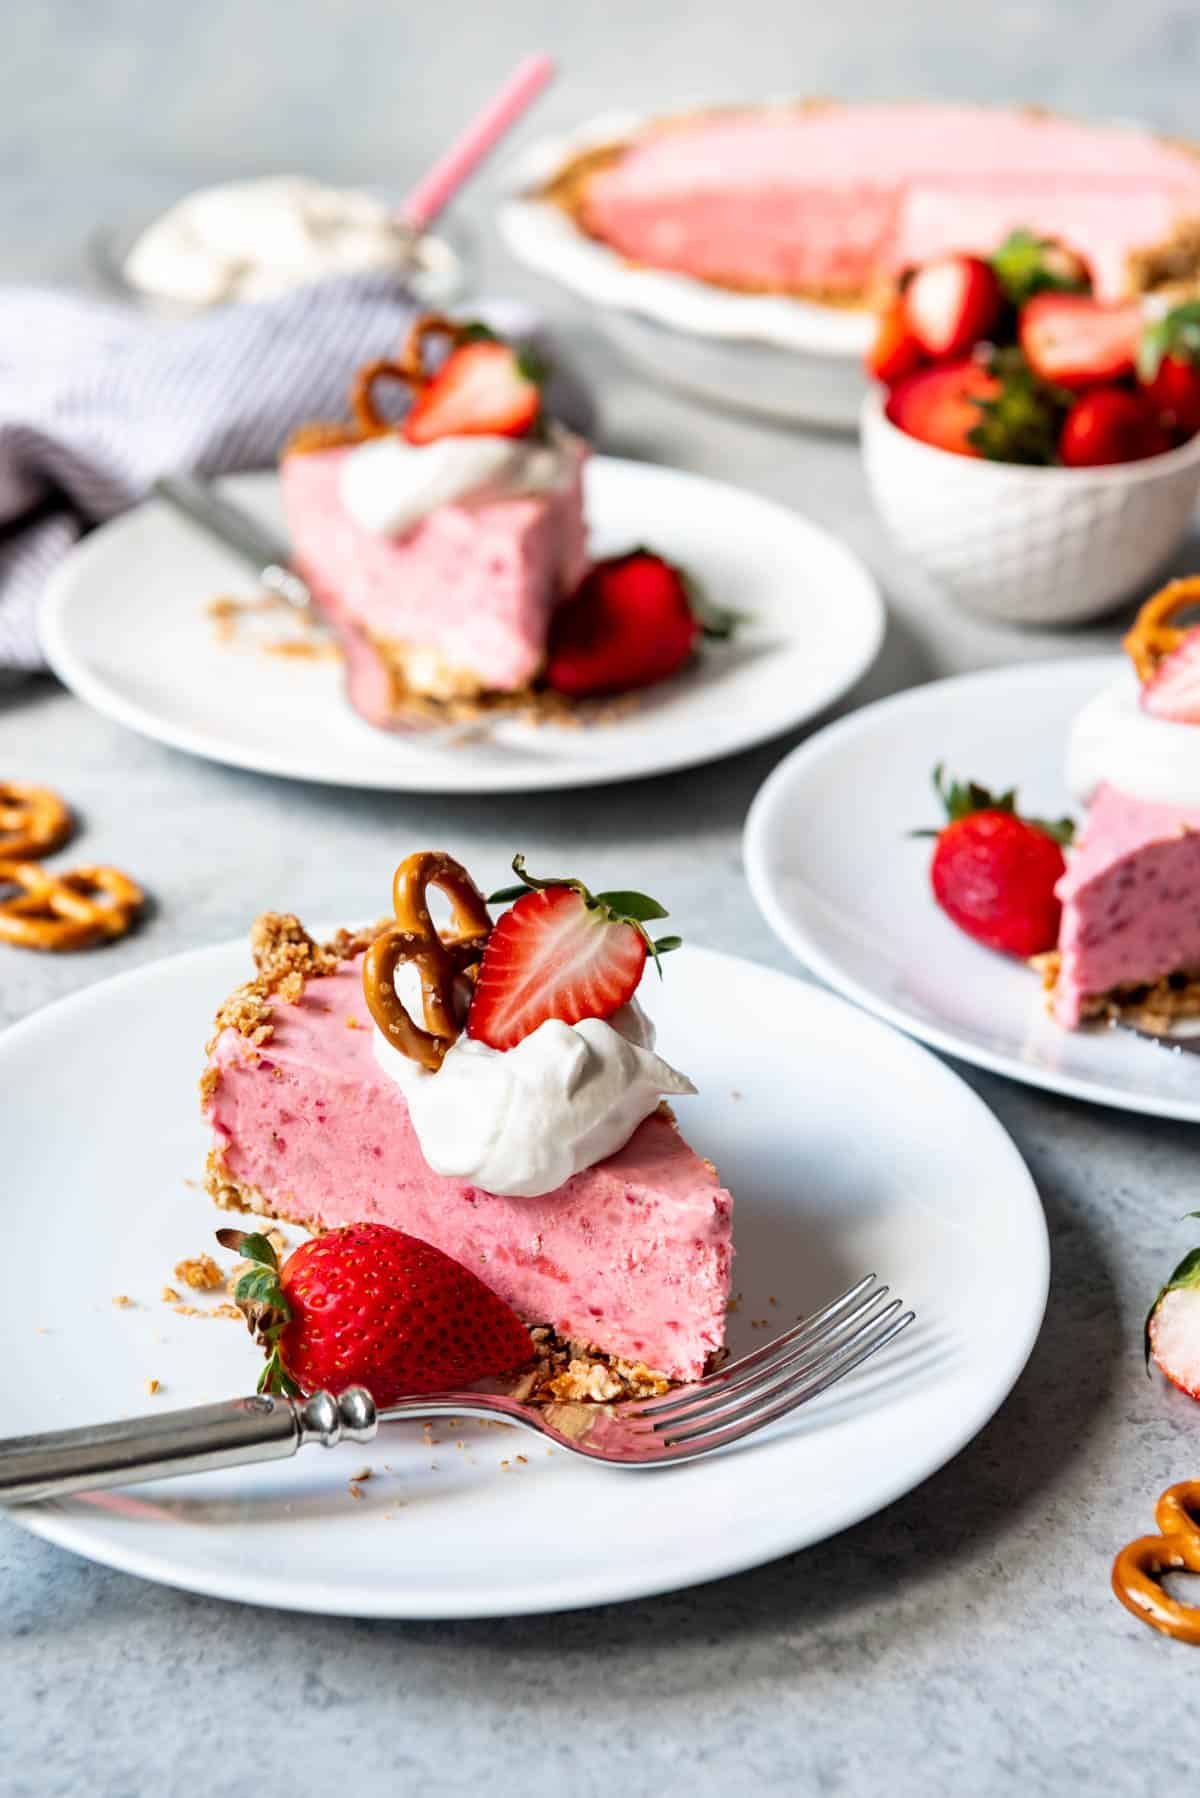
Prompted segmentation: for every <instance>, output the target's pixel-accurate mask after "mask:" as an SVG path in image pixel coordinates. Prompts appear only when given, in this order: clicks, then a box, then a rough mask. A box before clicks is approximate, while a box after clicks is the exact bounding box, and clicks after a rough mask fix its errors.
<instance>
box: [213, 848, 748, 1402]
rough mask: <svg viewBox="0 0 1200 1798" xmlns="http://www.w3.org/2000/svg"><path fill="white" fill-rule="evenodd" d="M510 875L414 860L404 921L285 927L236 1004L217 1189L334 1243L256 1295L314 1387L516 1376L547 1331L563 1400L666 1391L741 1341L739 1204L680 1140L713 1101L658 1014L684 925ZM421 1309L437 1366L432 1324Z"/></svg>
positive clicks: (216, 1133)
mask: <svg viewBox="0 0 1200 1798" xmlns="http://www.w3.org/2000/svg"><path fill="white" fill-rule="evenodd" d="M513 867H514V872H515V873H516V875H517V877H518V884H517V885H515V886H512V887H508V888H505V889H502V890H501V891H500V892H498V893H494V894H493V895H492V897H491V899H490V900H485V898H484V896H483V894H482V893H481V892H480V891H479V889H478V888H477V887H476V886H475V884H474V882H473V881H472V880H471V878H470V876H469V875H468V874H467V872H466V870H465V869H464V868H463V867H462V866H461V865H460V864H459V863H457V862H455V861H454V860H452V859H451V858H450V857H449V856H447V855H444V854H441V853H438V852H434V851H426V852H423V853H420V854H417V855H414V856H410V857H409V858H408V859H407V860H406V861H405V862H404V863H402V864H401V866H400V867H399V869H398V870H397V872H396V877H395V882H394V887H393V902H394V911H395V919H394V922H392V923H389V924H387V925H384V926H380V927H377V928H376V929H375V930H372V931H366V932H362V933H351V932H344V933H343V934H342V935H340V936H339V937H337V938H336V939H334V941H332V942H331V943H328V944H325V945H318V944H317V943H315V942H314V941H313V940H312V938H311V937H310V936H308V934H307V933H306V932H305V931H304V930H303V928H302V927H301V925H300V924H299V922H298V921H297V919H295V918H294V917H290V916H285V915H280V914H275V913H268V914H267V915H266V916H264V917H262V918H260V919H259V920H258V923H257V924H256V925H255V927H254V931H253V934H252V946H253V950H254V957H255V961H256V964H257V969H258V972H257V975H256V977H255V978H254V979H253V980H251V981H250V982H249V983H248V984H247V985H246V986H244V987H242V988H240V989H239V990H238V991H237V992H235V993H234V994H233V995H232V996H231V997H230V998H229V999H228V1000H227V1001H226V1002H225V1004H224V1005H223V1006H222V1007H221V1009H220V1011H219V1012H218V1015H217V1024H216V1030H215V1033H214V1035H213V1037H212V1040H211V1042H210V1044H209V1052H208V1065H207V1068H206V1070H205V1074H204V1078H203V1080H202V1083H201V1086H202V1095H203V1105H204V1112H205V1115H206V1117H207V1118H208V1121H209V1123H210V1125H211V1126H212V1130H213V1147H212V1151H211V1154H210V1157H209V1170H208V1189H209V1191H210V1193H211V1195H212V1196H213V1198H214V1199H215V1200H216V1202H217V1203H218V1204H220V1205H223V1206H226V1207H231V1208H235V1209H241V1210H249V1211H253V1212H255V1213H257V1214H259V1215H261V1216H267V1217H277V1218H284V1219H288V1220H290V1221H292V1222H294V1223H299V1224H303V1225H304V1226H306V1227H307V1228H309V1229H311V1230H314V1231H316V1232H319V1233H328V1234H327V1235H325V1234H322V1235H320V1236H319V1237H318V1240H317V1242H316V1244H315V1245H314V1244H310V1245H305V1247H304V1248H303V1249H301V1250H299V1251H297V1254H296V1255H294V1256H293V1257H292V1259H291V1261H289V1262H288V1264H287V1265H286V1266H285V1267H284V1268H283V1269H282V1270H278V1273H277V1274H276V1270H274V1269H273V1268H272V1267H270V1266H266V1265H264V1266H263V1268H262V1269H261V1270H260V1271H259V1272H258V1273H257V1274H253V1276H247V1277H248V1278H249V1279H250V1285H249V1286H248V1287H247V1290H246V1291H245V1293H243V1294H241V1295H240V1297H241V1298H244V1299H245V1300H246V1302H247V1304H248V1305H249V1306H250V1307H251V1309H252V1310H254V1316H253V1319H252V1321H254V1322H255V1324H256V1327H259V1328H260V1330H262V1329H265V1330H266V1331H267V1332H268V1337H269V1343H270V1346H271V1349H272V1354H275V1353H276V1351H278V1354H279V1355H280V1356H281V1357H282V1362H281V1366H282V1368H283V1371H284V1372H286V1373H287V1374H288V1376H289V1377H290V1378H292V1379H294V1380H295V1381H296V1382H297V1384H299V1385H301V1386H302V1387H304V1389H306V1390H307V1389H310V1388H311V1386H312V1385H314V1384H318V1385H319V1384H330V1383H333V1384H336V1383H337V1379H341V1380H342V1384H349V1383H354V1381H355V1380H362V1381H363V1383H365V1384H367V1385H368V1386H370V1387H371V1390H372V1391H373V1392H374V1393H375V1396H376V1398H377V1399H378V1398H379V1396H380V1395H379V1392H378V1391H376V1386H377V1385H379V1386H382V1387H384V1388H385V1389H386V1390H388V1391H389V1392H391V1391H394V1390H396V1389H397V1387H396V1382H397V1381H398V1382H399V1383H400V1386H404V1385H405V1383H406V1382H407V1389H408V1390H412V1391H417V1390H431V1389H434V1388H436V1387H439V1386H440V1387H443V1388H444V1387H445V1386H447V1385H450V1386H453V1385H455V1384H461V1383H464V1382H465V1381H466V1380H467V1379H468V1377H471V1378H480V1377H484V1376H485V1375H490V1374H496V1373H500V1372H502V1371H504V1369H503V1368H502V1367H501V1366H499V1365H498V1364H497V1363H498V1362H503V1361H506V1360H507V1361H508V1362H509V1363H510V1365H515V1363H516V1362H519V1361H521V1360H522V1359H528V1358H529V1357H530V1355H531V1354H532V1353H533V1350H532V1349H530V1347H529V1343H528V1339H527V1337H526V1335H525V1334H524V1332H525V1330H526V1327H528V1328H529V1329H531V1330H532V1332H533V1340H534V1344H535V1347H536V1349H537V1351H538V1353H539V1354H540V1355H541V1357H542V1359H543V1361H544V1360H545V1358H546V1356H547V1355H550V1356H551V1357H557V1363H556V1364H557V1366H558V1368H559V1371H558V1373H557V1374H556V1378H555V1381H554V1382H551V1389H552V1390H551V1395H552V1396H555V1397H564V1396H580V1395H581V1394H583V1393H586V1394H587V1395H589V1396H593V1397H605V1398H607V1397H614V1396H617V1395H618V1394H620V1393H622V1392H644V1391H653V1390H657V1389H660V1388H661V1387H662V1386H663V1385H664V1384H665V1383H666V1382H667V1381H669V1380H683V1379H691V1378H694V1377H696V1376H698V1375H699V1374H701V1373H702V1372H703V1371H704V1369H705V1367H706V1366H707V1365H709V1363H710V1362H711V1360H712V1358H713V1357H714V1356H715V1355H717V1354H718V1353H719V1352H720V1350H721V1348H722V1345H723V1342H724V1330H725V1308H726V1302H727V1299H728V1296H729V1279H730V1264H731V1258H732V1253H733V1248H732V1239H731V1209H732V1199H731V1196H730V1194H729V1193H728V1192H727V1191H726V1190H725V1189H724V1188H723V1187H722V1186H721V1184H720V1181H719V1179H718V1177H717V1174H716V1171H715V1170H714V1168H713V1167H712V1166H711V1164H710V1163H708V1162H706V1161H704V1160H702V1159H701V1158H700V1157H699V1156H697V1155H696V1154H695V1153H694V1152H693V1151H692V1150H691V1149H690V1148H689V1147H688V1145H687V1143H686V1142H685V1141H684V1138H683V1136H682V1135H681V1133H680V1130H679V1127H678V1124H677V1123H676V1121H675V1118H674V1115H673V1113H672V1112H671V1110H670V1108H669V1105H668V1104H667V1103H666V1101H667V1100H668V1099H670V1098H673V1097H676V1096H681V1095H686V1094H689V1093H691V1092H693V1091H694V1088H693V1086H692V1083H691V1081H690V1080H688V1078H687V1077H686V1075H684V1074H682V1073H680V1072H679V1071H678V1070H677V1069H676V1068H674V1067H673V1066H671V1065H670V1063H668V1062H667V1061H665V1060H663V1059H662V1058H661V1057H660V1056H659V1055H658V1054H657V1052H656V1049H655V1043H654V1031H653V1027H652V1025H651V1023H650V1021H649V1019H648V1018H647V1016H646V1014H645V1013H644V1012H643V1011H642V1009H641V1007H640V1006H639V1005H638V1002H637V989H638V987H639V984H640V982H641V980H642V977H643V974H644V973H645V970H646V965H647V962H648V961H651V962H653V963H655V964H656V965H657V966H658V967H659V968H660V970H661V967H662V965H663V962H664V959H665V958H666V957H667V956H668V955H669V953H670V952H671V950H672V949H674V948H676V947H677V946H678V941H679V939H678V938H677V937H674V936H670V935H663V934H652V929H653V927H654V926H655V925H656V924H657V921H658V920H660V919H662V918H663V917H664V916H665V912H664V909H663V907H662V906H661V905H660V904H659V903H658V902H657V901H656V900H654V899H651V898H650V897H648V896H647V895H646V894H642V893H638V892H636V891H624V890H622V891H619V892H618V891H614V892H600V893H593V892H592V891H590V890H589V889H588V888H587V887H586V886H584V885H583V883H582V882H581V881H579V880H577V879H575V878H573V877H567V876H554V877H538V876H534V875H532V874H530V873H529V872H528V871H527V870H526V868H525V865H524V862H523V861H522V859H521V857H519V856H518V857H516V858H515V860H514V863H513ZM432 891H436V892H439V893H440V894H441V895H442V897H443V898H444V899H445V900H446V901H448V903H449V906H450V911H451V919H450V924H449V927H448V928H446V927H443V928H441V929H438V928H435V926H434V923H433V920H432V917H431V914H430V907H429V896H430V893H431V892H432ZM494 911H498V912H499V915H498V916H496V917H493V912H494ZM381 1231H382V1232H384V1234H382V1235H380V1234H379V1232H381ZM354 1232H357V1234H354ZM371 1232H375V1233H376V1234H374V1235H372V1234H371ZM397 1237H399V1238H400V1240H399V1241H396V1240H395V1239H396V1238H397ZM414 1239H415V1243H414ZM247 1240H248V1241H250V1242H251V1249H250V1250H247V1249H246V1247H245V1245H244V1243H243V1244H242V1252H243V1253H248V1254H249V1255H250V1258H251V1259H256V1258H257V1259H259V1260H261V1261H264V1262H265V1261H267V1260H269V1259H270V1258H269V1256H267V1257H264V1256H263V1255H262V1253H261V1249H260V1243H259V1239H257V1238H250V1239H247ZM324 1243H329V1244H331V1245H333V1246H332V1247H331V1248H330V1249H329V1251H328V1252H326V1251H325V1250H324V1248H323V1247H322V1245H323V1244H324ZM426 1248H427V1250H428V1255H426V1257H425V1258H424V1259H422V1256H423V1254H424V1252H425V1250H426ZM429 1256H436V1257H438V1258H437V1259H434V1260H430V1259H429V1258H428V1257H429ZM447 1258H449V1262H450V1265H451V1268H453V1266H454V1264H457V1268H458V1272H457V1273H452V1272H451V1271H448V1269H447V1267H446V1265H445V1263H446V1261H447ZM372 1267H374V1269H375V1276H377V1277H375V1276H372V1277H373V1278H375V1287H374V1291H375V1297H374V1298H373V1299H371V1300H370V1303H367V1302H366V1299H363V1302H362V1304H360V1303H359V1301H360V1299H361V1298H362V1295H363V1291H364V1280H365V1279H366V1275H365V1273H364V1270H367V1272H369V1270H370V1269H371V1268H372ZM459 1276H462V1278H461V1279H460V1278H459ZM276 1278H277V1280H278V1283H279V1286H278V1290H277V1289H276V1287H275V1286H271V1285H270V1281H271V1280H275V1279H276ZM456 1280H457V1281H458V1282H459V1283H458V1284H457V1285H456V1284H455V1281H456ZM256 1282H257V1284H256ZM264 1282H265V1283H266V1284H264ZM464 1282H465V1284H464ZM367 1284H370V1282H369V1281H367ZM477 1289H478V1290H477ZM435 1292H436V1294H440V1295H441V1296H439V1297H435V1296H434V1295H435ZM314 1294H315V1295H316V1296H315V1297H314V1296H313V1295H314ZM388 1294H390V1295H391V1296H390V1297H388V1296H387V1295H388ZM406 1294H407V1297H406V1296H405V1295H406ZM447 1294H454V1295H457V1296H454V1297H447V1296H446V1295H447ZM305 1295H308V1296H307V1298H306V1296H305ZM422 1295H423V1296H422ZM285 1300H286V1302H287V1304H286V1308H287V1317H286V1318H285V1316H284V1315H283V1313H284V1309H285V1306H284V1301H285ZM385 1301H386V1302H385ZM422 1304H423V1305H425V1307H426V1312H427V1315H426V1320H425V1321H426V1323H428V1321H429V1318H430V1317H433V1316H434V1315H435V1314H436V1317H437V1319H438V1323H439V1328H438V1330H437V1331H435V1332H434V1336H436V1338H437V1341H438V1342H440V1343H441V1345H442V1347H441V1349H439V1350H438V1355H440V1357H441V1358H440V1359H439V1358H438V1355H435V1354H434V1352H433V1348H432V1347H431V1342H432V1340H433V1338H432V1337H430V1336H429V1334H428V1332H426V1334H425V1335H422V1334H421V1331H420V1330H418V1329H417V1328H416V1323H415V1322H414V1319H413V1317H412V1316H410V1315H409V1313H410V1311H411V1310H412V1307H413V1306H418V1308H419V1306H420V1305H422ZM306 1305H307V1309H306V1308H305V1307H306ZM496 1306H499V1307H500V1308H501V1309H500V1310H496V1309H495V1307H496ZM329 1307H334V1308H335V1309H334V1310H331V1309H330V1308H329ZM255 1308H256V1309H255ZM264 1308H265V1311H266V1313H268V1314H269V1315H267V1316H266V1318H265V1320H264ZM335 1312H336V1316H338V1317H340V1316H342V1315H343V1314H344V1315H345V1317H346V1318H348V1319H349V1318H353V1317H357V1318H358V1319H359V1322H358V1323H357V1324H356V1325H354V1328H353V1329H352V1330H350V1337H354V1336H355V1332H357V1338H356V1340H357V1346H356V1347H355V1352H354V1357H353V1359H352V1360H351V1361H347V1362H346V1363H345V1365H344V1366H341V1367H340V1370H339V1369H334V1370H333V1371H332V1372H331V1371H330V1362H329V1356H328V1355H327V1354H326V1353H325V1351H324V1350H323V1349H322V1347H321V1344H320V1343H319V1342H316V1343H315V1345H314V1338H313V1331H314V1330H318V1332H319V1329H320V1328H322V1327H324V1325H328V1326H329V1327H330V1328H333V1323H334V1318H335ZM384 1312H386V1314H387V1315H388V1316H390V1317H392V1318H393V1320H394V1322H395V1326H396V1332H397V1334H396V1337H395V1341H394V1343H392V1347H393V1348H394V1349H395V1354H394V1355H393V1356H392V1357H391V1359H388V1343H387V1342H386V1341H385V1340H384V1338H385V1336H386V1331H385V1330H384V1329H383V1325H382V1324H381V1322H380V1317H381V1316H382V1315H383V1313H384ZM514 1314H515V1315H514ZM456 1316H457V1317H458V1318H459V1319H460V1320H461V1325H462V1328H461V1330H460V1328H459V1323H457V1322H455V1321H454V1319H455V1317H456ZM305 1318H308V1320H309V1321H308V1322H307V1323H305V1322H304V1319H305ZM506 1318H508V1319H509V1320H510V1321H509V1323H505V1319H506ZM322 1319H324V1325H322V1322H321V1320H322ZM289 1320H290V1321H289ZM297 1320H299V1321H297ZM518 1320H520V1321H519V1322H518ZM443 1321H444V1323H445V1328H444V1329H442V1328H441V1324H442V1322H443ZM285 1326H286V1327H285ZM334 1334H335V1335H336V1336H337V1339H338V1342H339V1343H341V1344H342V1345H343V1346H345V1344H346V1342H347V1341H348V1340H349V1339H350V1337H348V1336H347V1334H346V1331H344V1330H341V1329H340V1326H339V1328H338V1329H337V1330H335V1331H334ZM460 1338H461V1340H460ZM518 1349H521V1350H522V1351H523V1352H522V1353H520V1354H518V1352H517V1351H518ZM460 1351H461V1352H460ZM572 1370H574V1371H572ZM335 1374H336V1379H335ZM343 1375H344V1376H345V1377H344V1378H343V1377H342V1376H343ZM351 1376H352V1377H351ZM415 1381H420V1382H422V1384H414V1383H413V1382H415Z"/></svg>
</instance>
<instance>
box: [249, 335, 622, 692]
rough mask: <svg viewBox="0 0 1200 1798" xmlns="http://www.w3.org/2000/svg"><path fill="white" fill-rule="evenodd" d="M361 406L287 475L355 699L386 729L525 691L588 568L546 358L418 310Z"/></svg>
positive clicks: (297, 454) (567, 442) (302, 548)
mask: <svg viewBox="0 0 1200 1798" xmlns="http://www.w3.org/2000/svg"><path fill="white" fill-rule="evenodd" d="M438 339H443V340H447V341H448V346H449V348H448V353H447V354H446V356H445V359H444V360H443V361H442V363H441V365H440V367H439V368H438V369H437V371H436V372H430V370H429V368H428V366H427V363H426V351H427V346H428V344H429V343H430V341H431V340H438ZM388 382H391V383H393V384H399V385H400V387H401V388H402V389H403V388H407V389H408V390H409V392H410V394H411V404H410V406H409V408H408V410H407V412H406V413H405V415H404V416H403V417H402V418H401V419H400V420H399V422H396V421H394V420H393V419H392V418H390V417H389V416H388V414H387V413H386V412H385V411H384V410H382V409H381V406H380V400H379V389H380V387H381V385H382V384H385V383H388ZM351 411H352V422H351V423H349V424H311V425H306V426H304V427H303V428H302V429H301V430H300V431H298V432H297V433H296V434H295V435H294V436H293V437H292V439H291V440H290V442H289V443H288V444H287V446H286V448H285V450H284V454H283V458H282V465H281V480H282V488H283V503H284V510H285V514H286V518H287V525H288V530H289V533H290V535H291V540H292V544H293V550H294V555H295V560H296V565H297V567H298V569H299V571H300V572H301V574H302V575H303V576H304V578H305V580H306V581H307V582H308V585H309V587H310V589H311V591H312V593H313V596H314V598H315V599H316V601H317V603H318V605H319V606H320V607H321V609H322V611H323V612H324V613H325V614H326V615H327V616H328V618H329V619H330V621H331V623H332V624H333V625H334V626H335V628H336V630H337V632H338V635H339V637H340V639H341V642H342V647H343V651H344V653H345V658H346V668H347V679H348V685H349V692H350V697H351V700H352V702H353V704H354V705H355V707H356V709H357V710H358V711H359V712H360V713H361V714H362V715H363V716H365V717H366V718H368V719H369V720H370V721H371V722H372V723H375V724H378V725H380V726H383V727H385V728H386V727H388V726H389V725H392V724H394V723H396V722H397V720H398V718H399V717H400V716H401V715H402V714H403V713H404V711H405V709H406V708H407V709H408V710H412V709H413V708H414V706H420V705H421V704H426V705H427V704H429V703H430V702H434V703H437V704H445V703H447V702H453V703H454V704H455V705H456V706H457V707H458V708H459V709H460V710H461V709H463V708H468V707H470V706H472V705H477V704H478V703H480V702H484V701H486V700H487V699H489V698H494V696H496V695H508V696H511V695H519V694H524V693H527V692H528V690H529V689H530V687H531V686H532V684H533V682H534V680H535V678H536V677H537V676H538V675H539V673H540V672H541V670H542V667H543V664H544V662H545V660H546V650H547V637H548V632H549V627H550V620H551V617H552V614H553V612H554V610H555V608H556V607H557V606H558V604H559V602H560V601H561V600H562V599H564V598H565V597H567V595H569V594H570V593H572V592H573V591H574V590H575V589H576V587H577V586H578V584H579V582H580V580H581V579H582V577H583V574H584V572H585V569H586V525H585V520H584V512H583V492H582V485H581V473H582V469H583V464H584V462H585V460H586V458H587V454H588V448H587V445H586V444H585V443H584V442H583V441H582V439H580V438H578V437H575V436H572V435H571V433H570V432H568V431H566V430H564V429H563V428H562V427H561V426H559V425H557V424H555V423H554V422H553V421H552V420H550V419H549V418H547V417H546V415H545V412H544V409H543V406H542V392H541V370H540V369H539V368H538V367H537V366H536V364H535V363H533V362H532V361H531V360H530V359H529V358H528V356H526V355H525V354H523V353H522V352H521V351H519V350H517V349H515V348H514V347H513V346H512V345H510V344H508V343H504V342H502V341H500V340H499V339H498V338H496V337H494V336H493V335H492V334H491V333H490V332H489V331H487V330H486V328H485V327H483V326H481V325H475V324H451V323H450V322H449V321H448V320H445V319H440V318H432V317H427V318H422V319H419V320H418V321H417V323H416V324H415V325H414V327H413V330H412V333H411V335H410V337H409V340H408V342H407V344H406V345H405V347H404V349H403V351H402V353H401V355H400V356H399V358H398V359H397V360H395V361H382V362H375V363H371V364H369V365H368V366H367V367H365V368H363V369H361V370H360V371H359V374H358V376H357V377H356V380H355V384H354V388H353V391H352V394H351Z"/></svg>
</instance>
